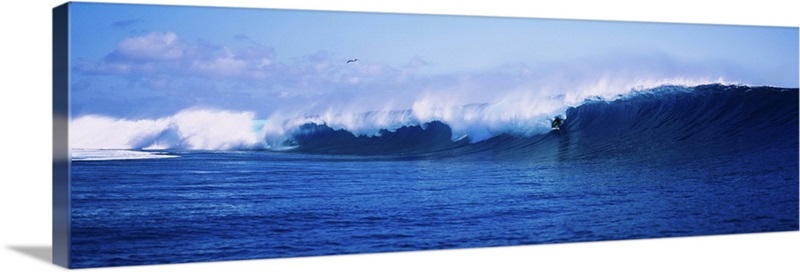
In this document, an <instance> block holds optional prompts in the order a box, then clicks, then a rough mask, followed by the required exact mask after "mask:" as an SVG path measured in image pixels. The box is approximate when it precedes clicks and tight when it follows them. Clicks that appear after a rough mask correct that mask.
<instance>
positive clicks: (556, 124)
mask: <svg viewBox="0 0 800 272" xmlns="http://www.w3.org/2000/svg"><path fill="white" fill-rule="evenodd" d="M561 123H562V121H561V117H559V116H556V118H555V119H553V123H551V124H550V127H551V128H552V129H558V128H559V127H560V126H561Z"/></svg>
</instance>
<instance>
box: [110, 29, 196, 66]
mask: <svg viewBox="0 0 800 272" xmlns="http://www.w3.org/2000/svg"><path fill="white" fill-rule="evenodd" d="M184 51H185V45H184V44H183V43H181V42H180V41H179V40H178V35H176V34H175V33H173V32H151V33H148V34H147V35H143V36H137V37H131V38H126V39H124V40H122V41H120V42H119V44H117V51H116V53H118V54H119V55H120V56H122V57H125V58H129V59H133V60H176V59H179V58H181V57H183V55H184Z"/></svg>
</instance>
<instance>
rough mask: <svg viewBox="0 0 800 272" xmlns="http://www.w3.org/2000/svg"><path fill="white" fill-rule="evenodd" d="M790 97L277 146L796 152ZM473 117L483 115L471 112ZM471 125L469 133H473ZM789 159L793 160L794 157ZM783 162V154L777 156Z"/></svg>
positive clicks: (682, 103)
mask: <svg viewBox="0 0 800 272" xmlns="http://www.w3.org/2000/svg"><path fill="white" fill-rule="evenodd" d="M797 101H798V90H797V89H786V88H775V87H749V86H736V85H720V84H712V85H700V86H695V87H682V86H662V87H659V88H654V89H649V90H642V91H636V92H632V93H631V94H628V95H625V96H621V97H618V98H615V99H614V100H611V101H609V100H606V99H603V98H596V99H591V98H590V99H587V100H585V101H584V102H583V103H582V104H580V105H577V106H574V107H569V108H567V109H566V110H565V112H564V113H563V114H564V115H565V116H568V117H569V118H567V119H565V122H564V125H562V128H561V129H560V130H550V129H549V128H548V129H546V130H542V127H545V126H547V125H549V124H548V121H547V120H535V122H528V121H525V122H519V123H518V124H528V126H527V127H526V126H520V125H513V126H505V127H503V129H497V130H494V131H491V136H490V137H486V139H481V140H480V141H475V140H474V139H470V137H469V135H463V136H460V135H456V134H454V132H453V130H454V129H453V128H452V125H451V124H448V123H447V122H446V121H439V120H434V121H431V122H427V123H422V124H421V125H415V124H410V125H407V126H403V127H400V128H398V129H395V130H390V129H382V130H380V131H379V132H378V133H376V134H374V135H362V134H359V133H357V132H352V131H349V130H346V129H344V128H332V127H330V126H328V125H326V124H324V123H323V124H318V123H314V122H309V123H306V124H303V125H301V126H299V128H297V129H296V130H295V131H294V132H293V133H292V134H291V136H290V138H289V139H288V140H286V141H284V143H283V146H292V147H293V148H292V149H291V150H289V152H300V153H313V154H343V155H399V156H408V155H438V156H463V155H469V154H490V155H492V156H528V157H531V156H533V157H536V156H539V157H550V158H559V159H566V158H593V157H598V156H606V157H619V156H643V157H646V156H651V157H667V156H672V157H678V156H680V157H692V156H701V155H706V154H725V153H730V152H734V151H735V152H745V153H746V152H753V153H757V152H760V153H763V152H771V151H770V150H772V151H774V150H795V151H796V150H797V148H798V147H797V142H798V131H797V126H798V104H797ZM473 108H475V109H481V108H485V107H484V106H475V107H473ZM479 125H480V124H477V125H476V127H479ZM795 153H796V152H795ZM781 154H783V153H781Z"/></svg>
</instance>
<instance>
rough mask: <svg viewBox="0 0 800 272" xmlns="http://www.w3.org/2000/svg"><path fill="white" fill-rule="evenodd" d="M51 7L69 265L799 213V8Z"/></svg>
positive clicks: (545, 234)
mask: <svg viewBox="0 0 800 272" xmlns="http://www.w3.org/2000/svg"><path fill="white" fill-rule="evenodd" d="M53 24H54V49H53V50H54V75H53V76H54V97H55V98H54V99H55V100H54V122H56V123H54V126H56V127H60V128H63V129H56V130H54V146H55V147H56V148H57V149H58V148H60V149H58V150H57V151H56V152H55V153H54V189H53V190H54V191H53V193H54V260H55V261H56V262H57V263H59V264H61V265H65V266H68V267H71V268H84V267H104V266H127V265H143V264H161V263H181V262H200V261H221V260H241V259H260V258H287V257H297V256H320V255H335V254H355V253H374V252H397V251H417V250H433V249H455V248H476V247H497V246H514V245H541V244H553V243H572V242H584V241H607V240H625V239H642V238H662V237H678V236H700V235H719V234H734V233H754V232H777V231H797V230H798V28H797V27H779V26H775V27H766V26H730V25H699V24H674V23H636V22H614V21H582V20H556V19H534V18H498V17H471V16H443V15H421V14H391V13H365V12H332V11H309V10H277V9H246V8H219V7H214V8H212V7H194V6H166V5H126V4H104V3H80V2H77V3H76V2H72V3H67V4H65V5H63V6H59V7H57V8H55V9H54V22H53ZM59 122H60V123H59ZM59 124H61V125H59ZM55 170H58V171H55Z"/></svg>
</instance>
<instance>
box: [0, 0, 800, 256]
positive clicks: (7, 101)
mask: <svg viewBox="0 0 800 272" xmlns="http://www.w3.org/2000/svg"><path fill="white" fill-rule="evenodd" d="M106 2H123V1H106ZM124 2H127V3H154V4H184V3H185V4H192V5H210V6H235V7H268V8H295V9H322V10H352V11H382V12H403V13H429V14H430V13H432V14H461V15H497V16H518V17H539V18H577V19H605V20H624V21H655V22H688V23H714V24H748V25H779V26H793V27H797V26H800V16H798V15H797V9H796V7H795V6H794V4H792V2H791V1H785V0H760V1H738V2H747V3H735V4H731V3H725V4H716V3H714V2H713V1H700V0H694V1H687V0H678V1H662V0H658V1H622V0H606V1H590V0H581V1H577V0H566V1H547V2H553V3H548V4H547V5H541V4H527V3H524V2H522V1H520V2H514V1H507V0H484V1H471V0H462V1H457V0H447V1H441V0H440V1H424V0H402V1H400V0H394V1H388V0H386V1H368V0H337V1H324V0H313V1H311V0H301V1H278V0H269V1H267V0H262V1H247V0H229V1H222V0H193V1H186V2H181V1H177V0H172V1H165V0H147V1H136V0H130V1H124ZM555 2H557V3H555ZM62 3H63V2H61V1H9V2H6V4H5V5H4V6H3V8H2V15H0V20H2V24H0V28H1V29H0V49H1V50H0V56H2V57H0V69H2V72H0V111H2V112H0V118H1V119H0V150H2V153H0V184H1V185H0V186H2V188H1V189H0V201H2V206H0V207H2V213H0V215H1V216H0V228H2V232H0V235H2V236H0V237H2V238H0V239H1V240H0V241H1V242H0V243H1V245H0V270H2V271H54V270H55V271H59V270H61V268H59V267H57V266H54V265H52V264H50V256H49V248H50V245H51V230H50V228H51V225H50V224H51V219H50V218H51V178H50V175H51V170H50V159H51V154H52V153H51V148H52V144H51V138H52V136H51V135H52V132H51V131H52V129H51V108H50V107H51V70H50V69H51V31H52V29H51V12H52V8H53V7H55V6H57V5H60V4H62ZM798 252H800V232H798V231H794V232H783V233H767V234H739V235H722V236H710V237H694V238H669V239H651V240H635V241H618V242H594V243H578V244H558V245H535V246H516V247H504V248H492V249H467V250H441V251H426V252H411V253H389V254H366V255H348V256H332V257H330V256H329V257H310V258H291V259H275V260H255V261H232V262H217V263H194V264H177V265H153V266H138V267H122V268H101V269H93V270H91V271H176V270H178V271H184V270H186V271H220V270H226V271H432V270H439V271H531V270H543V271H553V270H556V271H561V270H570V271H571V270H584V271H585V270H591V271H596V270H601V271H606V270H607V271H654V270H655V271H703V270H708V271H795V270H796V269H797V267H798V263H799V262H800V261H798V260H800V258H798V257H797V256H798V255H797V253H798Z"/></svg>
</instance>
